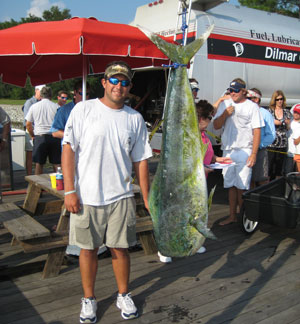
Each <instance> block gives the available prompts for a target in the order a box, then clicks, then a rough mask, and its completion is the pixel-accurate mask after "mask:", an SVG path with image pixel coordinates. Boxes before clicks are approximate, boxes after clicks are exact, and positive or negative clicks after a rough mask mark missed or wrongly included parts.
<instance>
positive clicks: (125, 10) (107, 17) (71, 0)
mask: <svg viewBox="0 0 300 324" xmlns="http://www.w3.org/2000/svg"><path fill="white" fill-rule="evenodd" d="M174 1H175V0H174ZM150 2H153V1H151V0H0V22H4V21H10V19H14V20H16V21H19V20H20V19H21V18H22V17H27V16H28V14H29V13H31V14H33V15H35V16H38V17H41V16H42V13H43V11H44V10H48V9H50V8H51V7H52V6H58V7H59V8H60V9H65V8H67V9H70V13H71V16H72V17H74V16H78V17H82V18H83V17H84V18H88V17H95V18H97V19H98V20H103V21H109V22H115V23H121V24H128V23H130V22H131V21H133V20H134V17H135V11H136V8H137V7H139V6H142V5H145V4H148V3H150ZM229 2H230V3H231V4H238V0H230V1H229ZM174 19H176V18H174Z"/></svg>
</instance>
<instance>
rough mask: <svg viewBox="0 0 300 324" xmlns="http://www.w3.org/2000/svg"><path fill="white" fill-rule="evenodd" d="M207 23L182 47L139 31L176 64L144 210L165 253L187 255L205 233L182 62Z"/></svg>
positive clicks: (197, 151)
mask: <svg viewBox="0 0 300 324" xmlns="http://www.w3.org/2000/svg"><path fill="white" fill-rule="evenodd" d="M212 29H213V26H211V27H210V28H209V29H208V30H207V31H206V32H205V33H204V34H203V35H202V36H201V37H200V38H198V39H196V40H195V41H193V42H192V43H190V44H188V45H186V46H180V45H175V44H170V43H167V42H166V41H164V40H163V39H161V38H160V37H159V36H158V35H156V34H153V33H149V32H148V31H146V30H144V29H142V31H143V32H144V33H145V34H146V35H147V36H148V37H149V38H150V39H151V40H152V42H153V43H154V44H155V45H156V46H157V47H158V48H159V49H160V50H161V51H162V52H163V53H164V54H166V55H167V56H168V57H169V58H170V59H171V60H172V62H174V63H177V64H178V65H179V66H178V67H177V68H172V69H171V71H170V78H169V83H168V87H167V94H166V103H165V110H164V124H163V138H162V147H161V154H160V161H159V164H158V167H157V171H156V174H155V177H154V180H153V182H152V185H151V189H150V195H149V207H150V214H151V217H152V221H153V228H154V235H155V240H156V243H157V247H158V249H159V251H160V252H161V253H162V254H163V255H166V256H171V257H183V256H189V255H193V254H195V253H196V252H197V250H198V249H199V248H200V247H201V246H202V244H203V242H204V240H205V238H206V237H210V238H214V235H213V234H212V233H211V232H210V231H209V229H208V228H207V219H208V204H209V201H208V200H210V202H211V196H210V198H209V199H208V197H207V186H206V178H205V173H204V166H203V158H204V155H205V151H206V146H205V145H204V144H203V143H202V140H201V138H200V133H199V129H198V119H197V115H196V110H195V104H194V98H193V95H192V91H191V88H190V84H189V80H188V76H187V67H186V65H187V64H188V62H189V61H190V59H191V58H192V57H193V56H194V55H195V54H196V53H197V51H198V50H199V49H200V47H201V46H202V44H203V43H204V42H205V41H206V39H207V38H208V36H209V35H210V33H211V31H212Z"/></svg>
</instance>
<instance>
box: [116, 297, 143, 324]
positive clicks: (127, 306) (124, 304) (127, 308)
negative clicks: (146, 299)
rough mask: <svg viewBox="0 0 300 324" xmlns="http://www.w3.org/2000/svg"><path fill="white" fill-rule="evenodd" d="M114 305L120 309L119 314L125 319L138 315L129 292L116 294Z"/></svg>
mask: <svg viewBox="0 0 300 324" xmlns="http://www.w3.org/2000/svg"><path fill="white" fill-rule="evenodd" d="M116 305H117V307H118V308H119V309H121V315H122V317H123V318H124V319H126V320H128V319H132V318H136V317H138V316H139V314H138V311H137V308H136V307H135V305H134V302H133V300H132V298H131V294H130V293H128V294H118V297H117V304H116Z"/></svg>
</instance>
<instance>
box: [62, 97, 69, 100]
mask: <svg viewBox="0 0 300 324" xmlns="http://www.w3.org/2000/svg"><path fill="white" fill-rule="evenodd" d="M60 98H61V99H63V100H67V99H68V97H60Z"/></svg>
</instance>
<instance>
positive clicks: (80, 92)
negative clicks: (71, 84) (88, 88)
mask: <svg viewBox="0 0 300 324" xmlns="http://www.w3.org/2000/svg"><path fill="white" fill-rule="evenodd" d="M78 93H79V95H80V96H82V94H83V92H82V91H78ZM89 94H90V93H89V92H87V93H86V95H87V96H88V95H89Z"/></svg>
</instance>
